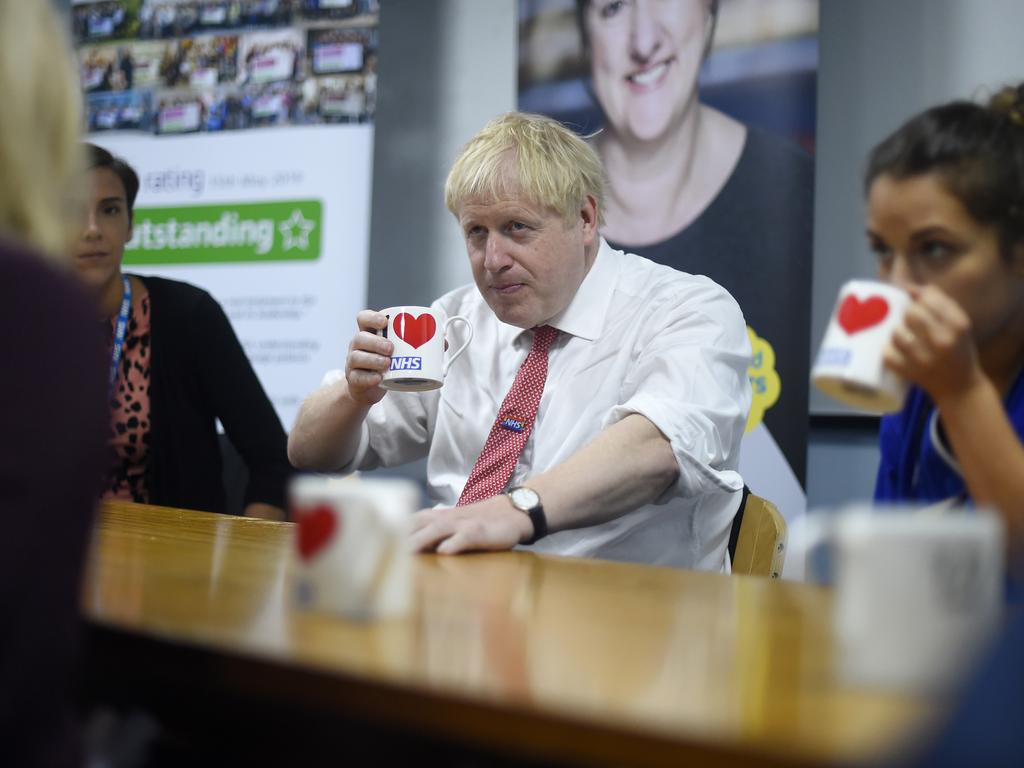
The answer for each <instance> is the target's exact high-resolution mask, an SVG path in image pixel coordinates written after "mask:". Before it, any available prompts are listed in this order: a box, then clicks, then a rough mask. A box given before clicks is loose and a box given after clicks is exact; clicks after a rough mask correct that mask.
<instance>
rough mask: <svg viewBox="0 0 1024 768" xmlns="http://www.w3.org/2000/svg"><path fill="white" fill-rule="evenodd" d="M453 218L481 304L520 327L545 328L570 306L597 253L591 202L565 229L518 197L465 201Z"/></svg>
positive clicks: (558, 218)
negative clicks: (544, 326)
mask: <svg viewBox="0 0 1024 768" xmlns="http://www.w3.org/2000/svg"><path fill="white" fill-rule="evenodd" d="M457 217H458V220H459V224H460V226H461V227H462V234H463V236H464V237H465V238H466V250H467V251H468V253H469V263H470V266H471V267H472V269H473V279H474V280H475V281H476V285H477V288H478V289H479V290H480V293H481V295H482V296H483V297H484V301H486V302H487V305H488V306H489V307H490V308H491V310H492V311H493V312H494V314H495V315H497V316H498V319H499V320H501V321H502V322H504V323H508V324H509V325H514V326H517V327H519V328H533V327H535V326H538V325H544V324H545V323H546V322H548V321H549V320H551V319H552V318H553V317H555V316H556V315H557V314H559V313H560V312H561V311H562V310H563V309H565V308H566V307H567V306H569V302H571V301H572V298H573V296H575V295H576V291H577V289H579V287H580V284H581V283H582V282H583V278H584V277H585V276H586V274H587V271H588V270H589V269H590V265H591V264H592V263H593V261H594V257H595V255H596V253H597V248H596V243H597V238H598V234H597V204H596V202H595V201H594V200H593V199H592V198H588V199H587V203H586V205H585V206H584V207H583V210H581V211H579V212H578V213H577V215H576V217H575V218H574V219H573V222H572V223H571V224H569V225H566V222H565V218H564V217H563V216H562V215H561V214H560V213H558V212H557V211H554V210H551V209H549V208H543V207H539V206H537V205H536V204H534V203H531V202H529V201H527V200H525V199H523V198H521V197H518V198H512V199H504V200H496V201H470V202H468V203H465V204H464V205H463V206H462V208H460V209H459V212H458V216H457Z"/></svg>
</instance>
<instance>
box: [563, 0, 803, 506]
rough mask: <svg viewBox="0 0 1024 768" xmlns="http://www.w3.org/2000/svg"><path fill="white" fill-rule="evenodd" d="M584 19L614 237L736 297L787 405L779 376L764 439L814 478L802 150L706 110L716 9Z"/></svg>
mask: <svg viewBox="0 0 1024 768" xmlns="http://www.w3.org/2000/svg"><path fill="white" fill-rule="evenodd" d="M576 10H577V21H578V24H579V29H580V33H581V38H582V43H583V49H584V54H585V56H586V58H587V59H588V61H589V66H590V75H591V78H590V90H591V93H592V94H593V96H594V98H595V100H596V102H597V104H598V106H599V107H600V109H601V112H602V113H603V116H604V127H603V129H602V130H601V131H600V132H599V133H598V134H597V135H596V136H595V137H594V138H593V141H594V142H595V145H596V147H597V149H598V151H599V153H600V155H601V157H602V159H603V160H604V164H605V168H606V169H607V173H608V179H609V194H608V201H607V207H606V220H607V224H606V226H605V227H604V229H603V234H604V235H605V237H606V238H607V239H608V240H609V241H610V242H611V243H612V244H613V246H614V247H616V248H621V249H624V250H627V251H631V252H633V253H637V254H640V255H641V256H646V257H647V258H649V259H652V260H654V261H657V262H660V263H662V264H667V265H669V266H672V267H675V268H677V269H680V270H682V271H684V272H692V273H697V274H703V275H707V276H708V277H710V278H711V279H713V280H715V281H716V282H717V283H719V284H721V285H722V286H724V287H725V288H726V289H727V290H728V291H729V292H730V293H732V294H733V296H734V297H735V298H736V300H737V301H738V302H739V304H740V306H741V307H742V309H743V312H744V315H745V316H746V320H747V323H748V325H749V326H750V327H751V328H752V330H753V332H754V333H755V334H756V335H757V337H759V338H758V339H752V340H753V341H754V345H755V358H757V355H758V351H759V346H760V349H761V350H762V355H763V357H762V359H763V360H770V359H771V358H772V357H774V372H777V374H778V379H781V396H780V393H779V389H778V379H776V380H775V381H774V383H773V384H772V383H770V384H769V386H767V387H764V388H763V391H758V390H759V386H758V384H759V382H758V380H757V377H756V375H755V376H754V377H753V378H754V385H755V386H754V389H755V408H754V410H755V411H757V405H758V399H759V397H760V399H761V401H762V403H763V405H762V410H763V409H764V408H769V409H770V410H768V412H767V415H766V417H765V423H766V424H767V426H768V428H769V430H770V432H771V437H767V436H765V437H766V438H767V439H768V440H769V441H770V440H771V438H774V441H775V442H776V443H777V444H778V447H773V450H774V451H775V453H776V454H777V453H778V448H781V449H782V453H783V454H784V456H785V460H786V462H788V464H789V466H790V467H791V468H792V470H793V473H794V474H795V476H796V478H800V479H802V477H803V473H804V466H805V462H806V455H805V450H806V424H807V343H808V339H809V335H810V325H809V324H810V318H809V305H810V301H809V297H810V274H811V273H810V269H811V227H812V214H813V163H812V161H811V159H810V157H809V156H808V155H807V154H806V153H805V152H804V151H803V150H802V149H800V148H799V147H798V146H796V145H795V144H793V143H791V142H789V141H786V140H783V139H781V138H778V137H776V136H774V135H772V134H769V133H766V132H763V131H761V130H758V129H755V128H752V127H749V126H746V125H743V124H742V123H740V122H738V121H736V120H735V119H733V118H731V117H729V116H727V115H725V114H723V113H722V112H720V111H718V110H716V109H713V108H712V107H709V106H707V105H706V104H702V103H701V102H700V99H699V94H698V90H697V76H698V73H699V71H700V68H701V64H702V62H703V61H704V59H705V58H706V56H707V54H708V51H709V50H710V48H711V41H712V39H713V36H714V31H715V26H716V23H717V18H718V2H717V0H577V5H576ZM794 298H798V300H797V301H794V300H793V299H794ZM773 386H774V392H772V391H771V390H772V388H773ZM773 395H774V396H778V398H779V399H778V401H777V402H773V400H772V396H773ZM749 426H750V427H754V426H756V418H755V419H753V420H752V422H751V424H750V425H749ZM746 475H747V472H746V471H745V472H744V476H746ZM759 492H761V493H766V491H759ZM797 492H798V494H799V495H801V496H802V492H801V491H799V489H798V488H797ZM776 501H777V503H779V504H780V506H783V505H784V502H783V501H782V500H781V499H777V500H776Z"/></svg>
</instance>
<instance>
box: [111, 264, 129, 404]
mask: <svg viewBox="0 0 1024 768" xmlns="http://www.w3.org/2000/svg"><path fill="white" fill-rule="evenodd" d="M121 280H122V283H123V285H124V298H123V299H121V311H120V312H119V313H118V315H117V325H116V326H114V347H113V349H111V350H110V379H109V380H108V387H109V388H108V390H107V394H108V396H110V397H113V396H114V387H115V386H116V384H117V369H118V367H119V366H120V365H121V353H122V352H123V351H124V337H125V336H126V335H127V333H128V315H129V314H131V309H132V284H131V282H130V281H129V280H128V277H127V275H122V276H121Z"/></svg>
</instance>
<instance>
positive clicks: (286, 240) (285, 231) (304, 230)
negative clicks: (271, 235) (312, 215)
mask: <svg viewBox="0 0 1024 768" xmlns="http://www.w3.org/2000/svg"><path fill="white" fill-rule="evenodd" d="M314 227H316V222H315V221H310V220H309V219H307V218H305V217H304V216H303V215H302V213H300V212H299V209H298V208H295V209H293V210H292V215H291V216H289V217H288V220H287V221H282V222H281V223H280V224H278V225H277V229H278V231H279V232H280V233H281V238H282V240H283V242H282V244H281V245H282V247H283V248H284V250H286V251H290V250H291V249H292V248H301V249H302V250H306V249H307V248H309V233H310V232H312V231H313V228H314Z"/></svg>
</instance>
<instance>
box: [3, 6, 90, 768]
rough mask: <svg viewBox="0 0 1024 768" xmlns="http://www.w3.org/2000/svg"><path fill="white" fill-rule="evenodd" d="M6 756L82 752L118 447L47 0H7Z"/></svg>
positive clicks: (75, 148)
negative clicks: (87, 616)
mask: <svg viewBox="0 0 1024 768" xmlns="http://www.w3.org/2000/svg"><path fill="white" fill-rule="evenodd" d="M0 82H3V84H4V85H3V92H4V108H3V109H2V110H0V178H2V179H3V185H2V190H0V323H2V325H3V327H4V329H5V330H4V331H3V333H0V359H3V360H4V362H5V365H4V375H3V378H2V380H0V436H2V438H3V440H2V443H0V525H2V527H3V529H2V530H3V533H2V535H0V542H2V544H0V617H2V619H0V621H2V626H3V630H2V631H0V765H5V766H19V768H22V767H23V766H71V765H77V764H80V763H81V752H80V746H79V743H78V739H77V727H76V724H75V719H74V716H73V714H72V708H71V690H72V683H73V678H74V672H75V670H74V667H75V662H76V655H77V651H78V625H79V609H78V599H79V588H80V578H81V571H82V564H83V559H84V556H85V553H86V547H87V543H88V538H89V531H90V528H91V524H92V519H93V513H94V506H95V500H96V498H97V496H98V493H99V489H100V481H101V479H102V476H103V468H104V465H105V462H106V447H105V438H106V419H107V414H106V409H105V408H104V396H105V394H106V382H105V377H104V361H103V351H102V345H101V343H100V340H99V338H98V337H97V335H96V332H95V325H96V318H95V310H94V309H93V303H92V302H91V301H90V300H89V298H88V297H87V296H86V295H85V294H84V292H83V291H82V289H81V288H80V286H79V285H78V283H77V281H75V280H74V278H73V276H72V275H71V274H70V272H69V271H68V270H67V269H66V265H65V264H64V263H62V262H64V261H65V257H63V256H60V255H59V254H65V253H67V249H68V244H69V243H70V241H71V232H70V231H68V230H67V226H66V225H67V222H68V221H69V220H70V219H72V218H73V217H72V216H71V215H69V214H70V213H71V211H70V210H69V209H70V208H71V206H73V205H74V204H75V203H76V202H80V200H79V201H76V200H75V197H74V195H73V194H72V192H73V190H74V188H75V180H76V179H78V178H79V177H80V172H81V164H80V162H79V158H80V155H79V152H80V148H79V145H78V130H79V125H80V123H79V120H80V104H79V95H78V80H77V77H76V76H75V72H74V68H73V64H72V58H71V55H70V52H69V48H68V44H67V41H66V39H65V34H64V30H63V29H62V25H61V23H60V21H59V19H58V18H57V17H56V16H55V14H54V12H53V11H52V9H51V4H50V3H48V2H4V3H0Z"/></svg>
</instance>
